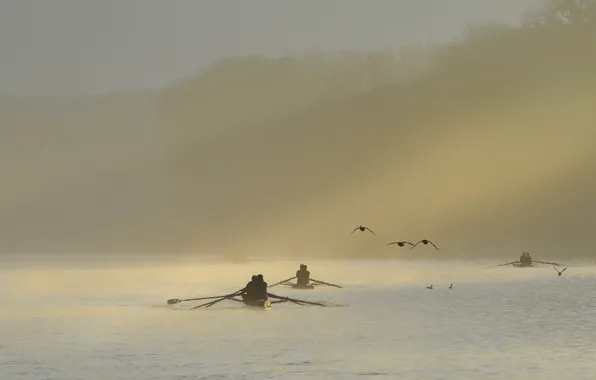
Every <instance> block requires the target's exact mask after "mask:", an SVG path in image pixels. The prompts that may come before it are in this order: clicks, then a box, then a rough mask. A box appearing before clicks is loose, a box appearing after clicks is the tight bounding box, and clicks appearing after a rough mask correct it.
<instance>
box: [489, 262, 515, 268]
mask: <svg viewBox="0 0 596 380" xmlns="http://www.w3.org/2000/svg"><path fill="white" fill-rule="evenodd" d="M516 263H519V261H512V262H510V263H505V264H499V265H495V266H496V267H502V266H504V265H511V264H516Z"/></svg>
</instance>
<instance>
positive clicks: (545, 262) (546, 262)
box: [534, 260, 563, 266]
mask: <svg viewBox="0 0 596 380" xmlns="http://www.w3.org/2000/svg"><path fill="white" fill-rule="evenodd" d="M534 262H535V263H540V264H546V265H558V266H561V265H563V264H557V263H550V262H548V261H538V260H534Z"/></svg>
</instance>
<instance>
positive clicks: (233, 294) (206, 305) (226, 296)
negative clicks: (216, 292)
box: [192, 289, 244, 310]
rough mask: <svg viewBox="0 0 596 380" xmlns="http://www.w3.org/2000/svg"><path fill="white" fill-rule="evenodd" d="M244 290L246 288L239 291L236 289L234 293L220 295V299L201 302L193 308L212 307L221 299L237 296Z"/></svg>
mask: <svg viewBox="0 0 596 380" xmlns="http://www.w3.org/2000/svg"><path fill="white" fill-rule="evenodd" d="M242 290H244V289H240V290H238V291H236V292H234V293H230V294H226V295H225V296H221V297H218V298H219V299H217V300H215V301H211V302H207V303H204V304H201V305H199V306H195V307H193V308H192V309H193V310H194V309H198V308H201V307H211V306H213V305H215V304H216V303H218V302H221V301H223V300H225V299H228V298H231V297H235V296H237V295H239V294H240V293H242Z"/></svg>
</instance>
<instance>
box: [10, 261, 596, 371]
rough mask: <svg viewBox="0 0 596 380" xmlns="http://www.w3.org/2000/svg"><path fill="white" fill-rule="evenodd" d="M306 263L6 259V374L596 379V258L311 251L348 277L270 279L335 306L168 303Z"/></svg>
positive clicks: (314, 267) (333, 272)
mask: <svg viewBox="0 0 596 380" xmlns="http://www.w3.org/2000/svg"><path fill="white" fill-rule="evenodd" d="M299 264H300V263H299V262H287V261H286V262H283V261H282V262H255V263H250V264H216V263H204V262H203V263H201V262H186V263H182V264H181V265H172V264H167V263H159V264H153V265H145V266H140V265H133V264H131V265H127V266H121V267H118V266H101V265H96V266H91V267H86V266H84V265H83V266H78V267H71V268H64V267H60V266H51V265H49V264H44V265H42V266H39V265H27V266H24V265H16V264H15V263H11V264H10V265H4V269H2V270H0V305H2V306H0V378H1V379H10V380H25V379H56V380H58V379H59V380H71V379H72V380H74V379H86V380H92V379H98V380H99V379H101V380H105V379H112V380H120V379H139V380H140V379H142V380H149V379H294V378H305V377H308V378H312V379H317V378H327V379H369V378H371V379H376V378H388V379H396V378H399V379H541V380H543V379H559V380H560V379H594V378H596V364H595V363H596V309H595V307H594V297H593V294H594V293H593V292H594V289H595V288H596V267H594V266H590V265H585V266H580V265H578V266H573V267H570V268H569V269H568V270H567V271H566V272H565V273H564V275H563V276H561V277H558V276H557V275H556V273H555V272H554V271H553V270H552V268H550V267H548V266H545V267H539V268H527V269H518V268H508V267H503V268H489V267H488V266H489V265H490V264H491V263H488V262H447V261H445V262H398V261H384V262H372V261H371V262H323V261H321V262H314V261H313V262H309V263H308V264H309V270H310V271H311V273H312V277H314V278H316V279H319V280H323V281H328V282H332V283H339V284H342V285H345V286H346V287H345V288H344V289H334V288H327V287H321V288H319V289H316V290H311V291H300V290H292V289H286V288H278V287H275V288H273V289H270V291H271V292H274V293H276V294H280V295H288V296H290V297H296V298H303V299H308V300H312V301H325V302H327V303H328V304H330V305H336V306H334V307H326V308H321V307H301V306H297V305H294V304H279V305H273V307H272V308H271V309H270V310H268V311H262V310H253V309H247V308H245V307H242V306H239V305H238V304H236V303H232V302H222V303H220V304H218V305H216V306H214V307H213V308H210V309H206V310H204V309H199V310H197V311H189V310H188V308H189V307H191V306H193V305H196V304H181V305H180V306H179V307H174V308H172V307H167V306H165V301H166V300H167V299H168V298H174V297H175V298H186V297H192V296H203V295H217V294H225V293H227V292H231V291H234V290H237V289H238V288H240V287H242V286H243V285H244V284H245V283H246V282H247V281H248V280H249V279H250V275H252V274H253V273H263V274H264V275H265V278H266V280H267V281H268V282H269V283H274V282H276V281H279V280H282V279H284V278H287V277H290V276H292V275H293V273H294V272H295V271H296V270H297V269H298V265H299ZM431 283H432V284H434V287H435V288H434V289H433V290H428V289H426V285H428V284H431ZM450 283H453V284H454V288H453V289H449V288H448V286H449V284H450Z"/></svg>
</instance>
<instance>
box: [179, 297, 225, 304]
mask: <svg viewBox="0 0 596 380" xmlns="http://www.w3.org/2000/svg"><path fill="white" fill-rule="evenodd" d="M226 296H227V295H223V296H212V297H199V298H186V299H183V300H181V299H178V298H172V299H169V300H168V305H176V304H178V303H180V302H187V301H201V300H214V299H216V298H221V297H226Z"/></svg>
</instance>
